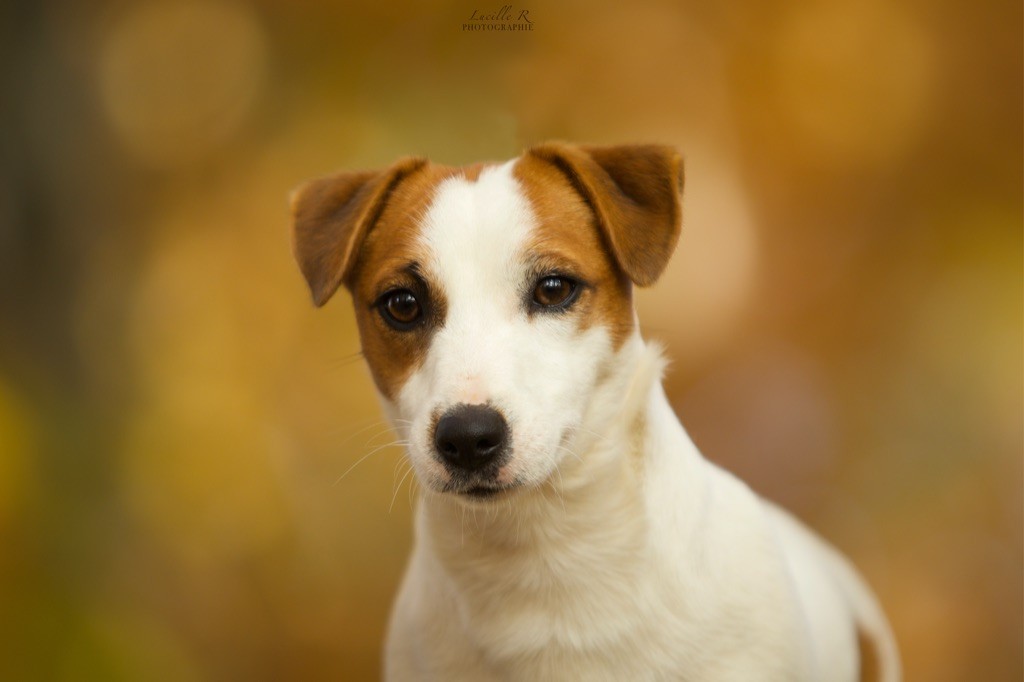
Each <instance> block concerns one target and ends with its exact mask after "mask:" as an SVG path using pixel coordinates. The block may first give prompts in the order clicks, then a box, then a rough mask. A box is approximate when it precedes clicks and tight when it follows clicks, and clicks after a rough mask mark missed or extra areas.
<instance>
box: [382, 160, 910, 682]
mask: <svg viewBox="0 0 1024 682" xmlns="http://www.w3.org/2000/svg"><path fill="white" fill-rule="evenodd" d="M537 224H538V223H537V220H536V216H534V215H533V212H532V209H531V207H530V205H529V202H528V201H527V200H526V199H525V197H524V196H523V193H522V192H521V191H520V189H519V188H518V186H517V183H516V181H515V179H514V177H513V175H512V164H511V162H510V163H509V164H506V165H504V166H501V167H498V168H495V169H491V170H488V171H485V172H484V173H483V174H482V175H481V176H480V178H479V180H478V181H477V182H475V183H473V182H469V181H466V180H462V179H453V180H448V181H446V182H445V183H444V184H442V185H441V186H440V187H439V189H438V191H437V194H436V196H435V198H434V200H433V202H432V204H431V206H430V208H429V209H428V211H427V213H426V215H425V217H424V220H423V240H424V246H425V247H426V249H427V250H428V252H429V253H430V258H429V260H428V262H427V263H424V264H422V265H423V267H424V269H425V270H427V271H429V272H430V273H431V274H432V276H434V277H437V278H440V281H441V282H442V285H443V289H444V293H445V296H446V300H447V316H446V319H445V323H444V326H443V328H441V329H440V330H438V332H437V333H436V334H435V336H434V338H433V339H432V341H431V346H430V348H429V350H428V352H427V355H426V358H425V361H424V363H423V364H422V366H421V367H420V368H419V369H418V370H417V371H416V372H415V373H414V374H413V375H412V376H411V377H410V378H409V379H408V381H407V382H406V384H405V385H404V386H403V388H402V389H401V391H400V392H399V394H398V396H397V399H396V400H395V401H394V402H393V403H386V406H387V408H388V411H389V412H390V413H391V415H392V417H393V418H394V420H395V424H396V428H397V429H398V430H399V431H400V432H401V433H402V434H403V436H404V437H406V438H408V440H409V442H410V447H409V455H410V458H411V460H412V463H413V465H414V467H415V470H416V472H417V475H418V476H419V478H420V480H421V482H422V483H423V488H424V490H423V494H422V496H421V499H420V500H419V502H418V505H417V511H416V526H415V527H416V544H415V548H414V550H413V554H412V557H411V560H410V563H409V567H408V570H407V572H406V576H405V580H404V582H403V585H402V588H401V591H400V594H399V596H398V600H397V602H396V604H395V607H394V611H393V614H392V620H391V627H390V633H389V637H388V642H387V648H386V666H385V676H386V678H387V679H388V680H393V681H404V680H438V681H445V682H447V681H452V680H473V681H487V680H529V681H536V680H588V681H590V680H595V681H599V680H609V681H611V680H614V681H616V682H622V681H633V680H681V679H685V680H736V681H743V682H749V681H761V680H768V681H771V680H779V681H783V680H785V681H787V682H790V681H796V680H824V681H829V682H832V681H835V682H853V681H854V680H856V679H858V657H857V645H856V630H855V627H856V626H855V622H856V621H859V622H861V623H862V627H863V628H864V629H865V630H867V631H868V632H869V633H870V634H872V635H873V636H874V637H876V638H877V639H878V640H879V641H881V642H882V653H883V663H884V666H883V667H884V669H885V677H884V679H885V680H887V681H888V682H894V681H895V680H897V679H898V678H899V665H898V659H897V657H896V651H895V645H894V643H893V641H892V638H891V635H890V634H889V630H888V626H887V625H886V623H885V619H884V617H883V616H882V615H881V611H880V610H879V609H878V607H877V605H876V604H875V602H874V599H873V598H872V597H871V595H870V592H869V591H868V590H867V588H866V587H865V586H864V585H863V583H862V582H861V581H860V579H859V578H858V577H857V576H856V573H855V572H854V571H853V570H852V569H851V568H850V566H849V565H848V564H847V563H846V562H845V560H843V559H842V558H841V557H840V556H839V555H838V554H836V553H835V552H834V551H833V550H832V549H830V548H829V547H827V546H826V545H825V544H824V543H823V542H821V541H820V540H818V539H817V538H815V537H814V536H813V535H812V534H811V533H810V532H809V531H807V530H806V529H804V528H803V527H802V526H801V525H800V524H799V523H798V522H796V521H795V520H793V519H792V518H791V517H789V516H788V515H786V514H785V513H784V512H782V511H780V510H778V509H776V508H775V507H772V506H770V505H768V504H766V503H765V502H763V501H761V500H760V499H759V498H758V497H757V496H756V495H754V494H753V493H752V492H751V491H750V489H749V488H747V487H746V486H745V485H744V484H743V483H742V482H740V481H739V480H737V479H736V478H734V477H733V476H731V475H730V474H728V473H726V472H725V471H723V470H721V469H719V468H718V467H716V466H714V465H713V464H711V463H709V462H708V461H706V460H705V459H704V458H703V457H702V456H701V455H700V453H699V452H698V451H697V449H696V448H695V447H694V445H693V443H692V442H691V441H690V439H689V437H688V436H687V434H686V432H685V431H684V430H683V428H682V426H681V425H680V424H679V421H678V420H677V419H676V417H675V415H674V414H673V412H672V409H671V407H670V406H669V404H668V401H667V399H666V397H665V395H664V393H663V391H662V389H661V385H660V378H661V371H662V368H663V361H662V360H661V356H660V354H659V352H658V350H657V349H656V348H654V347H652V346H650V345H646V344H645V343H644V342H643V341H642V340H641V339H640V337H639V335H638V334H634V335H633V336H632V337H631V338H629V339H627V340H626V341H625V342H624V343H623V344H622V346H621V347H620V348H619V349H618V350H617V351H616V350H614V349H613V347H612V343H611V340H610V336H609V334H608V333H607V331H606V330H604V329H602V328H600V326H598V327H596V328H591V329H590V330H588V331H585V332H582V333H581V332H578V331H576V324H575V323H574V322H573V320H572V318H571V316H570V315H564V316H534V317H530V316H528V315H526V314H525V312H524V311H523V309H522V305H521V302H522V295H523V293H522V292H523V286H524V285H525V283H524V281H523V279H524V277H525V276H526V272H525V270H524V262H525V261H524V259H525V257H526V255H527V254H526V253H525V251H524V245H525V244H526V241H527V239H528V238H529V236H530V234H531V232H532V231H533V230H535V229H537V228H536V226H537ZM486 401H489V402H490V403H491V404H493V405H494V406H496V407H497V408H498V409H500V410H501V411H502V412H503V413H504V414H505V415H506V419H507V420H508V423H509V426H510V432H511V438H512V451H513V457H512V459H511V461H510V462H509V463H508V464H507V465H506V466H505V467H504V468H503V470H502V472H501V473H500V475H499V480H501V481H502V482H503V483H511V482H518V483H520V484H522V485H521V487H520V489H518V490H516V491H514V492H511V493H502V496H501V497H499V498H498V499H494V500H487V501H483V502H471V501H468V500H466V499H465V498H464V497H463V496H459V495H455V494H452V493H445V492H439V491H440V490H441V489H442V488H443V486H444V484H445V482H446V480H447V474H446V473H445V469H444V467H442V466H441V465H440V464H439V463H438V460H437V457H436V456H435V455H434V454H433V451H432V446H431V439H432V434H431V433H430V429H431V426H432V421H431V416H432V415H434V414H436V413H437V411H438V410H444V409H446V408H447V407H449V406H451V405H453V404H456V403H459V402H486Z"/></svg>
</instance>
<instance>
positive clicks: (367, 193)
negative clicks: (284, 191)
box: [290, 157, 427, 307]
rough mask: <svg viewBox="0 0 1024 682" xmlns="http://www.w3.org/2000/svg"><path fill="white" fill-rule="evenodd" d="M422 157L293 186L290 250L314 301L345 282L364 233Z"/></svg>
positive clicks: (327, 296)
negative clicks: (378, 168)
mask: <svg viewBox="0 0 1024 682" xmlns="http://www.w3.org/2000/svg"><path fill="white" fill-rule="evenodd" d="M426 163H427V161H426V159H422V158H414V157H410V158H405V159H402V160H401V161H399V162H397V163H395V164H394V165H393V166H391V167H390V168H388V169H386V170H378V171H359V172H343V173H336V174H335V175H329V176H327V177H325V178H318V179H316V180H310V181H309V182H307V183H306V184H304V185H302V186H300V187H299V188H298V189H296V190H295V191H294V192H292V194H291V199H290V200H291V208H292V250H293V251H294V253H295V260H297V261H298V262H299V269H300V270H302V274H303V276H304V277H305V278H306V283H307V284H309V290H310V293H312V294H313V303H315V304H316V305H317V306H318V307H319V306H322V305H323V304H324V303H326V302H327V301H328V299H330V297H331V296H332V295H333V294H334V292H335V291H337V290H338V287H339V286H341V284H342V283H347V282H348V279H349V277H350V275H351V274H352V270H353V267H354V265H355V261H356V257H357V256H358V253H359V248H360V247H361V246H362V243H363V239H364V238H365V237H366V235H367V233H368V232H369V231H370V229H371V228H372V227H373V224H374V223H375V222H377V219H378V218H380V214H381V212H382V211H383V210H384V206H385V204H386V203H387V199H388V197H389V196H390V195H391V192H392V191H393V190H394V188H395V187H396V186H397V185H398V183H399V182H401V181H402V178H404V177H406V176H407V175H409V174H410V173H412V172H413V171H415V170H417V169H419V168H421V167H422V166H424V165H425V164H426Z"/></svg>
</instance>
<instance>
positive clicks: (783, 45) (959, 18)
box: [0, 0, 1024, 681]
mask: <svg viewBox="0 0 1024 682" xmlns="http://www.w3.org/2000/svg"><path fill="white" fill-rule="evenodd" d="M476 3H477V0H458V2H454V3H442V2H433V3H422V2H411V1H410V2H401V1H397V0H396V1H394V2H359V3H339V2H335V1H328V0H303V1H302V2H283V1H273V0H253V1H249V2H246V1H244V0H209V1H202V2H200V1H198V0H185V1H182V2H176V1H172V0H154V1H152V2H128V1H126V0H96V1H95V2H89V3H82V2H73V1H70V0H69V1H68V2H59V1H51V2H30V1H14V2H6V3H4V4H3V7H2V9H0V56H2V58H0V74H2V78H3V81H2V83H3V94H2V98H3V99H2V101H3V106H2V107H0V149H2V153H0V678H3V679H7V680H34V679H45V680H93V679H95V680H160V679H167V680H192V679H196V680H204V679H208V680H231V679H247V680H258V679H291V680H297V679H310V680H314V679H334V680H370V679H374V678H375V677H377V675H378V674H379V656H380V654H379V651H380V644H381V639H382V635H383V629H384V626H385V623H386V618H387V612H388V609H389V606H390V603H391V598H392V595H393V593H394V590H395V588H396V585H397V582H398V580H399V577H400V575H401V571H402V569H403V565H404V561H405V557H406V555H407V552H408V548H409V544H410V540H411V536H410V516H411V513H410V500H411V499H412V498H413V495H414V494H415V492H414V490H413V489H412V488H411V481H410V480H409V478H408V477H407V478H404V479H403V478H402V476H401V475H402V474H404V472H405V469H404V468H403V467H402V464H401V462H402V453H401V451H400V450H399V449H398V448H397V447H388V444H389V443H390V442H391V439H392V436H391V434H390V433H389V432H388V430H387V427H386V425H385V424H384V423H383V422H382V421H381V414H380V411H379V409H378V405H377V401H376V398H375V395H374V393H373V389H372V384H371V382H370V380H369V376H368V372H367V370H366V369H365V367H364V366H363V364H362V361H361V359H360V358H359V357H358V355H357V352H358V350H359V341H358V338H357V336H356V331H355V326H354V321H353V316H352V313H351V310H350V308H349V303H348V300H347V298H348V297H347V295H346V294H344V293H341V294H339V295H338V296H337V297H336V299H335V300H333V301H331V303H330V304H329V305H328V306H327V307H326V308H325V309H323V310H319V311H316V310H314V309H313V306H312V305H311V303H310V301H309V296H308V293H307V291H306V289H305V287H304V284H303V282H302V279H301V277H300V275H299V273H298V270H297V268H296V266H295V265H294V264H293V262H292V259H291V254H290V246H289V238H288V216H287V209H286V196H287V194H288V192H289V190H290V189H291V188H292V187H293V186H295V185H296V184H297V183H299V182H300V181H301V180H304V179H306V178H309V177H312V176H315V175H318V174H322V173H326V172H329V171H331V170H334V169H337V168H363V167H378V166H383V165H386V164H388V163H390V162H391V161H392V160H394V159H395V158H396V157H398V156H400V155H404V154H425V155H429V156H430V157H431V158H433V159H435V160H437V161H440V162H445V163H450V164H460V163H465V162H469V161H476V160H482V159H494V160H499V159H504V158H509V157H512V156H514V155H516V154H518V152H519V151H520V150H521V149H522V148H523V147H524V146H526V145H528V144H531V143H535V142H539V141H543V140H546V139H552V138H559V139H567V140H573V141H586V142H591V143H616V142H632V141H658V142H666V143H671V144H675V145H678V146H679V147H680V148H681V149H682V150H683V153H684V155H685V158H686V164H687V187H686V197H685V202H684V206H685V226H684V230H683V238H682V241H681V244H680V247H679V249H678V252H677V255H676V257H675V260H674V261H673V263H672V265H671V267H670V269H669V272H668V273H667V274H666V276H665V277H664V278H663V280H662V281H661V282H660V283H659V284H658V285H657V286H656V287H655V288H654V289H652V290H647V291H643V292H640V294H639V307H640V308H641V319H642V320H643V322H644V325H645V328H646V333H647V334H648V335H649V336H651V337H655V338H658V339H661V340H662V341H663V342H664V343H665V344H666V345H667V347H668V354H669V355H670V356H671V358H672V359H673V364H672V367H671V371H670V374H669V376H668V379H667V387H668V391H669V395H670V398H671V400H672V402H673V404H674V406H675V407H676V409H677V411H678V412H679V413H680V414H681V416H682V418H683V421H684V423H686V424H687V426H688V428H689V430H690V432H691V434H692V436H693V437H694V439H695V440H696V442H697V443H698V445H700V446H701V447H702V449H703V450H704V452H705V453H706V455H707V456H708V457H709V458H711V459H713V460H715V461H717V462H719V463H721V464H722V465H724V466H726V467H727V468H729V469H731V470H733V471H735V472H737V473H738V474H740V475H741V476H742V477H744V478H745V479H746V480H748V481H749V482H750V483H751V484H752V485H753V487H754V488H755V489H757V490H759V491H761V492H763V493H764V494H766V495H767V496H769V497H771V498H773V499H776V500H778V501H780V502H782V503H783V504H785V505H786V506H788V507H790V508H791V509H793V510H794V511H795V512H796V513H797V514H798V515H800V516H801V517H802V518H803V519H805V520H806V521H807V522H808V523H809V524H811V525H812V526H814V527H815V528H817V529H819V530H820V531H822V532H823V533H825V534H826V535H827V536H828V537H829V538H831V539H832V540H833V541H834V542H835V543H836V544H837V545H838V546H839V547H841V548H842V549H843V550H845V551H846V552H847V553H848V554H849V555H850V556H851V557H852V558H853V559H854V560H855V562H856V563H857V564H858V565H859V566H860V567H861V568H862V570H863V572H864V573H865V574H866V575H867V577H868V578H869V580H870V582H871V583H872V584H873V585H874V586H875V588H876V589H877V591H878V594H879V595H880V597H881V599H882V601H883V603H884V604H885V606H886V608H887V610H888V613H889V614H890V617H891V620H892V623H893V626H894V628H895V630H896V633H897V636H898V638H899V640H900V643H901V646H902V650H903V655H904V659H905V666H906V672H907V679H908V680H927V681H930V680H938V681H942V680H950V681H960V680H1020V679H1021V678H1022V660H1024V652H1022V642H1024V631H1022V603H1024V601H1022V572H1021V571H1022V508H1024V507H1022V503H1024V501H1022V495H1021V488H1022V279H1021V269H1022V180H1024V178H1022V8H1021V5H1020V3H1014V2H987V3H974V4H969V3H962V2H952V1H949V0H940V1H937V2H909V3H893V2H887V1H885V0H836V1H834V2H829V3H814V2H804V3H790V2H780V1H778V0H755V1H752V2H744V3H706V2H679V1H678V0H672V1H666V2H657V1H652V2H637V3H632V4H631V5H629V6H628V7H627V6H626V5H625V4H613V3H609V4H608V5H597V6H595V5H594V4H593V3H585V2H581V1H569V2H562V3H559V4H557V5H555V4H554V3H551V2H537V3H535V4H534V3H531V4H522V5H518V4H517V5H515V7H514V9H513V11H514V13H516V15H518V11H519V10H521V9H525V10H528V11H529V15H528V16H529V19H530V20H531V21H532V22H533V23H532V30H530V31H514V32H513V31H506V32H500V31H464V30H463V24H464V23H466V22H467V20H468V18H469V16H470V15H471V13H472V12H473V11H474V10H477V11H478V14H481V13H485V12H488V11H490V12H495V11H497V10H498V9H499V7H500V5H501V3H496V4H494V5H484V4H476ZM370 453H372V454H370ZM366 455H369V456H366ZM364 456H366V458H365V459H364V460H363V461H362V462H361V463H359V464H358V466H354V467H353V465H354V464H356V462H357V461H359V460H360V458H363V457H364Z"/></svg>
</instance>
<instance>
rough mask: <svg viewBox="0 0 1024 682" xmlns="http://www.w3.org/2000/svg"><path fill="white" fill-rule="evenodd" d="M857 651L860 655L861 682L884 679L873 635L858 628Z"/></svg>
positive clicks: (874, 681)
mask: <svg viewBox="0 0 1024 682" xmlns="http://www.w3.org/2000/svg"><path fill="white" fill-rule="evenodd" d="M857 651H858V652H859V654H860V678H859V679H860V682H878V681H879V680H881V679H882V675H881V667H880V666H879V662H878V648H877V646H876V645H875V642H874V640H873V639H872V638H871V635H869V634H868V633H866V632H864V630H863V629H861V628H860V626H858V627H857Z"/></svg>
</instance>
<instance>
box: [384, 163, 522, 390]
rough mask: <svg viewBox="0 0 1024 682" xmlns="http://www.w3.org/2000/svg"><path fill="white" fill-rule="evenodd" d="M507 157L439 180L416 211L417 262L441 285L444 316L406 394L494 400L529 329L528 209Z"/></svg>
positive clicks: (513, 366) (513, 364)
mask: <svg viewBox="0 0 1024 682" xmlns="http://www.w3.org/2000/svg"><path fill="white" fill-rule="evenodd" d="M513 165H514V161H510V162H508V163H505V164H502V165H500V166H495V167H492V168H487V169H485V170H483V172H481V173H480V175H479V177H478V179H477V180H476V181H475V182H474V181H470V180H467V179H466V178H463V177H456V178H450V179H448V180H446V181H444V182H442V183H441V184H440V185H439V186H438V188H437V190H436V192H435V195H434V198H433V201H432V202H431V204H430V206H429V207H428V208H427V211H426V213H425V215H424V218H423V223H422V228H421V229H422V231H421V233H420V240H421V243H422V245H423V250H424V252H425V254H427V257H426V259H425V262H424V263H422V264H421V268H422V270H423V271H424V274H425V275H426V276H427V278H428V280H430V281H431V282H434V283H435V284H436V285H437V286H439V287H440V289H441V292H440V293H441V295H442V296H443V297H444V301H445V318H444V322H443V323H442V327H441V328H440V329H439V330H438V332H437V334H436V335H435V336H434V338H433V339H432V342H431V347H430V349H429V351H428V355H427V359H426V362H425V363H424V366H423V367H422V368H421V371H419V372H417V373H416V375H415V376H413V377H411V380H410V386H407V389H409V390H407V391H404V392H403V393H404V394H405V396H408V397H411V395H414V394H418V393H420V392H421V390H422V389H426V393H427V394H428V395H419V396H417V397H416V398H415V399H413V400H422V399H424V398H427V399H429V400H431V401H432V402H435V403H439V404H442V405H444V404H447V405H451V404H454V403H459V402H465V403H470V404H474V403H483V402H495V401H497V396H496V395H495V393H496V392H499V393H500V392H501V391H500V390H499V385H501V384H507V379H508V377H507V376H505V377H502V375H503V374H505V375H507V374H510V373H512V372H514V371H515V358H514V357H510V356H514V355H515V354H516V349H517V346H518V347H519V348H522V345H523V343H524V342H525V341H526V339H524V338H523V336H524V335H526V334H528V333H529V329H528V327H529V323H528V321H527V320H526V315H525V310H524V303H523V295H524V287H525V286H526V284H527V283H526V281H525V278H526V276H527V273H526V271H525V263H526V257H525V256H526V254H525V249H526V243H527V239H528V238H529V236H530V234H531V232H532V231H533V229H534V226H535V225H536V219H535V217H534V213H533V210H532V208H531V206H530V204H529V202H528V201H527V199H526V197H525V196H524V194H523V192H522V190H521V189H520V187H519V184H518V181H517V180H516V179H515V177H514V176H513V175H512V167H513Z"/></svg>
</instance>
